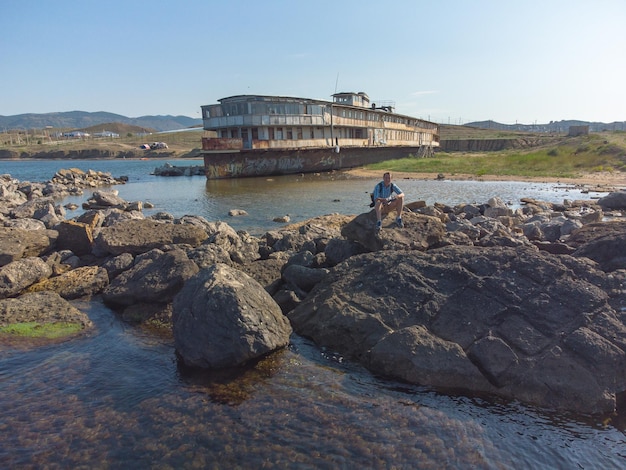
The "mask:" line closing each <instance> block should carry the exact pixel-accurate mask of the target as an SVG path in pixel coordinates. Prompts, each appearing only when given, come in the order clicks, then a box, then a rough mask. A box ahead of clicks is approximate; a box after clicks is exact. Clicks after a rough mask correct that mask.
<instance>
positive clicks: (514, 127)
mask: <svg viewBox="0 0 626 470" xmlns="http://www.w3.org/2000/svg"><path fill="white" fill-rule="evenodd" d="M464 125H465V126H468V127H477V128H480V129H494V130H501V131H520V132H560V133H562V132H567V131H568V130H569V127H570V126H589V131H590V132H602V131H625V130H626V121H616V122H611V123H605V122H588V121H576V120H570V121H550V122H549V123H548V124H500V123H499V122H495V121H477V122H469V123H467V124H464Z"/></svg>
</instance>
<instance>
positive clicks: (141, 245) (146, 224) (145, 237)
mask: <svg viewBox="0 0 626 470" xmlns="http://www.w3.org/2000/svg"><path fill="white" fill-rule="evenodd" d="M207 236H208V235H207V233H206V232H205V231H204V230H203V229H202V228H201V227H197V226H193V225H179V224H171V223H167V222H158V221H156V220H151V219H143V220H125V221H122V222H119V223H117V224H115V225H112V226H110V227H103V228H102V229H100V232H99V233H98V235H97V237H96V239H95V240H94V248H93V251H94V253H95V254H97V255H101V256H104V255H107V254H112V255H120V254H122V253H131V254H133V255H137V254H140V253H145V252H147V251H150V250H152V249H153V248H159V249H160V248H163V247H164V246H166V245H173V244H186V245H191V246H194V247H195V246H198V245H200V244H201V243H202V242H203V241H204V240H206V238H207Z"/></svg>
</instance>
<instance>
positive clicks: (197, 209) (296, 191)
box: [0, 159, 601, 234]
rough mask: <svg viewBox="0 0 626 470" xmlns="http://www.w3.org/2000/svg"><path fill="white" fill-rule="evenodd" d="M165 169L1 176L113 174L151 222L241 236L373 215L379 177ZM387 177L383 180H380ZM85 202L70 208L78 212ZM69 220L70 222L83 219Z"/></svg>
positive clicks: (14, 170) (548, 188)
mask: <svg viewBox="0 0 626 470" xmlns="http://www.w3.org/2000/svg"><path fill="white" fill-rule="evenodd" d="M163 163H164V162H160V161H155V160H148V161H146V160H125V159H124V160H123V159H118V160H96V161H85V160H72V161H59V160H56V161H0V174H3V173H9V174H10V175H11V176H12V177H14V178H16V179H19V180H21V181H47V180H49V179H51V178H52V177H53V176H54V173H55V172H56V171H58V170H59V169H62V168H70V167H73V168H80V169H82V170H84V171H86V170H89V169H93V170H98V171H107V172H110V173H111V174H112V176H116V177H119V176H128V178H129V183H128V184H125V185H117V186H114V187H113V189H115V190H116V191H119V194H120V196H121V197H123V198H124V199H126V200H128V201H138V200H139V201H149V202H152V203H153V204H154V205H155V208H154V209H151V210H146V211H145V213H146V215H150V214H151V213H154V212H157V211H166V212H169V213H171V214H173V215H174V216H177V217H180V216H183V215H185V214H193V215H202V216H203V217H205V218H207V219H208V220H221V221H225V222H228V223H229V224H230V225H232V226H233V228H235V229H237V230H247V231H248V232H250V233H252V234H262V233H264V232H265V231H267V230H270V229H274V228H277V227H280V225H278V224H276V223H275V222H273V219H274V218H275V217H277V216H284V215H289V216H290V218H291V220H292V221H293V222H298V221H302V220H306V219H308V218H311V217H315V216H319V215H325V214H331V213H335V212H337V213H341V214H350V215H351V214H359V213H361V212H366V211H369V210H370V209H369V207H368V204H369V193H370V192H371V191H373V189H374V186H375V185H376V183H378V181H380V179H381V178H373V179H368V178H363V179H361V178H350V177H348V176H347V174H346V173H342V172H335V173H328V174H325V173H323V174H320V175H310V174H308V175H290V176H280V177H272V178H246V179H233V180H219V181H207V180H206V178H205V177H203V176H191V177H159V176H154V175H152V174H151V173H152V172H153V171H154V169H155V168H156V167H157V166H161V165H162V164H163ZM171 163H172V164H174V165H177V166H191V165H200V164H201V163H202V162H201V160H176V161H172V162H171ZM381 177H382V175H381ZM395 182H396V183H397V184H398V185H399V186H400V188H401V189H402V190H403V191H404V192H405V194H406V201H407V202H411V201H418V200H425V201H426V202H427V204H433V203H435V202H440V203H444V204H450V205H455V204H460V203H473V202H476V203H485V202H487V201H488V200H489V199H490V198H491V197H494V196H499V197H501V198H502V199H503V200H504V201H505V202H507V203H510V204H511V206H512V207H519V203H520V198H522V197H532V198H536V199H540V200H544V201H549V202H559V203H562V202H563V200H564V199H571V200H574V199H590V198H592V197H599V196H601V195H599V194H594V193H590V194H583V193H582V192H581V190H580V189H576V188H573V187H571V186H568V185H561V184H553V183H523V182H516V181H498V182H485V181H437V180H434V179H431V180H423V179H401V180H396V181H395ZM90 195H91V191H87V190H86V191H85V194H84V196H82V197H73V198H67V199H66V201H64V202H69V201H71V202H76V203H78V204H79V205H80V203H82V202H83V201H85V200H86V199H88V198H89V196H90ZM231 209H243V210H245V211H246V212H248V214H249V215H248V216H243V217H230V216H229V215H228V212H229V211H230V210H231ZM80 212H81V211H80V210H78V211H77V212H76V213H68V215H67V217H68V218H71V217H73V216H75V215H78V214H80Z"/></svg>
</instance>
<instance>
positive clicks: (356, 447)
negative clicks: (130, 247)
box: [0, 161, 626, 469]
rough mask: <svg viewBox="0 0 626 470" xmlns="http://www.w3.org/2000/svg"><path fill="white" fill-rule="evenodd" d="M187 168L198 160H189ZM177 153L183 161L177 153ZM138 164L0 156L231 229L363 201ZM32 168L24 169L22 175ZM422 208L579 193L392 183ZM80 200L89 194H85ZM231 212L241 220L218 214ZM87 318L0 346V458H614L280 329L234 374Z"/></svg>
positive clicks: (317, 184)
mask: <svg viewBox="0 0 626 470" xmlns="http://www.w3.org/2000/svg"><path fill="white" fill-rule="evenodd" d="M188 163H189V164H198V161H193V162H188ZM176 164H182V163H180V162H176ZM156 165H157V164H155V163H154V162H145V161H97V162H88V163H87V162H85V163H83V162H76V161H73V162H45V163H40V162H37V163H36V164H34V163H33V162H25V163H22V162H0V173H10V174H11V175H13V176H14V177H15V178H18V179H21V180H30V181H44V180H47V179H50V177H51V176H52V174H53V173H54V171H56V170H55V168H56V169H58V168H68V167H70V166H74V167H81V168H83V169H89V168H92V169H99V170H105V171H110V172H111V173H112V174H113V175H114V176H120V175H123V174H124V175H128V176H129V177H130V182H129V183H128V184H126V185H123V186H116V189H119V191H120V195H122V197H124V198H125V199H128V200H150V201H152V202H154V203H155V204H156V205H157V210H164V211H167V212H170V213H173V214H174V215H184V214H199V215H203V216H205V217H207V218H208V219H209V220H215V219H221V220H226V221H228V222H229V223H231V222H232V225H233V226H237V228H241V229H245V230H249V231H252V232H254V231H259V230H263V229H264V228H265V227H269V228H274V227H275V226H276V224H275V223H273V222H272V221H271V218H272V217H273V216H276V215H283V214H285V213H289V214H290V215H291V216H292V219H293V220H300V219H303V218H307V217H311V216H314V215H321V214H326V213H331V212H342V213H346V214H352V213H355V214H356V213H359V212H363V211H366V210H369V208H368V207H367V197H368V196H367V193H368V192H369V191H370V190H371V188H373V185H374V184H375V183H376V180H350V179H345V178H344V177H343V176H342V175H340V174H335V175H334V176H328V175H327V176H323V177H313V176H311V177H284V178H273V179H252V180H238V181H223V182H206V181H205V179H204V178H203V177H189V178H157V177H154V176H150V175H149V172H150V171H152V170H153V169H154V167H155V166H156ZM28 172H32V173H30V174H33V175H34V176H28V175H29V173H28ZM397 183H398V184H399V185H400V186H401V188H402V189H403V190H404V191H405V192H406V193H407V194H408V199H409V200H413V199H415V200H417V199H424V200H426V201H427V202H428V203H429V204H431V203H433V202H435V201H437V202H446V203H449V204H453V203H458V202H473V201H476V202H486V200H487V199H488V198H489V197H492V196H501V197H503V199H505V200H511V202H512V203H514V204H515V203H516V201H517V200H518V199H519V197H522V196H529V197H537V198H540V199H544V200H553V201H555V202H561V201H562V199H563V198H565V197H567V198H570V199H578V198H588V197H589V196H590V195H579V194H577V193H576V192H575V191H571V190H566V189H564V188H556V187H554V186H553V185H538V184H528V183H514V182H511V183H498V184H491V183H471V182H468V183H465V184H464V183H458V184H457V183H453V182H436V181H417V180H415V181H413V180H401V181H397ZM85 197H87V194H86V195H85ZM231 208H241V209H245V210H247V211H248V212H249V213H250V216H248V217H237V218H229V217H228V216H227V211H228V210H229V209H231ZM74 304H75V305H76V306H77V307H78V308H80V309H82V310H83V311H86V312H87V313H88V314H89V317H90V318H91V319H92V321H93V322H94V323H95V325H96V328H95V330H94V331H93V332H92V333H91V334H89V335H88V336H86V337H84V338H82V339H78V340H75V341H71V342H68V343H63V344H59V345H54V346H47V347H44V348H37V349H33V350H24V349H20V348H18V347H9V346H4V347H3V348H2V349H0V397H1V398H0V416H1V418H0V467H3V468H76V467H80V468H328V469H335V468H381V469H387V468H490V469H491V468H511V469H519V468H564V469H565V468H566V469H569V468H624V466H625V464H626V435H625V433H624V430H623V429H624V428H623V426H622V425H619V424H617V423H616V422H612V421H607V422H600V421H599V420H598V419H592V418H588V417H584V416H577V415H570V414H563V413H552V412H548V411H546V410H540V409H536V408H533V407H529V406H524V405H522V404H519V403H516V402H513V403H511V402H506V401H503V400H498V399H488V398H468V397H460V396H458V397H457V396H446V395H441V394H438V393H437V392H436V391H433V390H429V389H426V388H421V387H414V386H407V385H405V384H401V383H397V382H393V381H388V380H382V379H380V378H377V377H373V376H371V375H370V374H369V373H368V372H367V371H365V370H363V369H362V368H361V367H359V366H357V365H354V364H350V363H347V362H346V361H344V360H343V359H342V358H341V357H340V356H337V355H336V354H333V353H332V352H331V351H325V350H322V349H320V348H318V347H316V346H315V345H314V344H311V343H310V342H309V341H307V340H304V339H302V338H299V337H297V336H295V335H294V336H293V338H292V344H291V346H290V347H289V348H287V349H285V350H283V351H281V352H278V353H276V354H273V355H271V356H270V357H268V358H267V359H265V360H263V361H261V362H260V363H259V364H257V365H256V366H254V367H251V368H249V369H247V370H242V371H237V372H234V371H230V372H222V373H216V372H204V373H189V372H188V371H185V370H183V369H181V368H180V367H179V366H178V364H177V361H176V358H175V353H174V349H173V341H172V339H171V337H168V336H165V337H163V336H159V335H155V334H153V333H148V332H145V331H143V330H141V329H138V328H136V327H133V326H131V325H128V324H125V323H123V322H121V321H120V320H119V319H118V317H117V316H116V315H115V314H114V313H113V312H112V311H111V310H109V309H108V308H106V307H104V306H103V305H102V304H101V303H100V302H98V301H92V302H85V301H76V302H74Z"/></svg>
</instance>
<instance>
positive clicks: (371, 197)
mask: <svg viewBox="0 0 626 470" xmlns="http://www.w3.org/2000/svg"><path fill="white" fill-rule="evenodd" d="M382 184H383V182H382V181H381V182H380V183H378V184H377V185H376V186H377V187H379V188H378V192H380V191H382V190H383V188H382ZM375 205H376V201H374V193H370V207H374V206H375Z"/></svg>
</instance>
